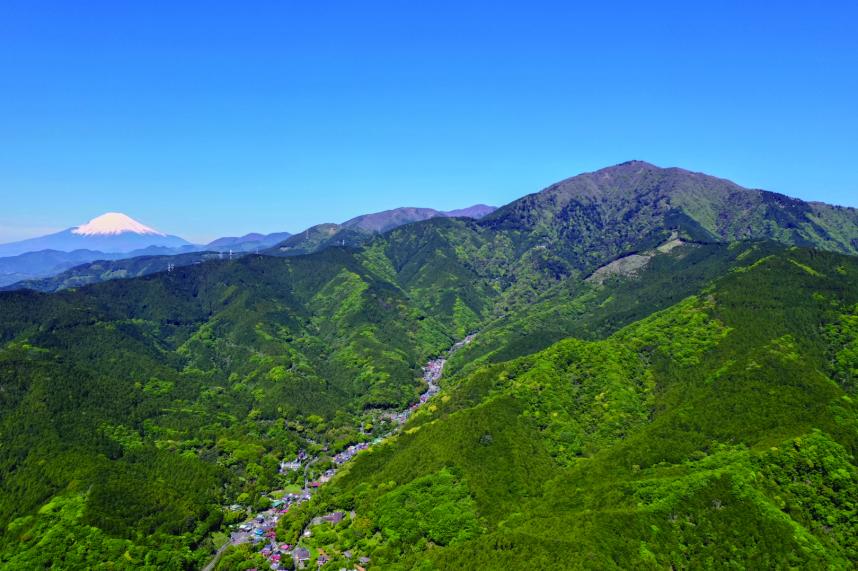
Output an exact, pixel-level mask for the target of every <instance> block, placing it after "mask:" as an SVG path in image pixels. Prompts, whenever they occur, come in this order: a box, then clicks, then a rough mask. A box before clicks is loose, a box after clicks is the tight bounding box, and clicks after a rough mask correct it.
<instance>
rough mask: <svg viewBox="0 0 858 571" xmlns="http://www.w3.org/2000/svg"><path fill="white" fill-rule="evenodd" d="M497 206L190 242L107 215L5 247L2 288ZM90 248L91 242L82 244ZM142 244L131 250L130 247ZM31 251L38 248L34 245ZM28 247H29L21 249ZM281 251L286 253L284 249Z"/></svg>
mask: <svg viewBox="0 0 858 571" xmlns="http://www.w3.org/2000/svg"><path fill="white" fill-rule="evenodd" d="M494 210H495V208H494V207H493V206H486V205H484V204H477V205H474V206H470V207H468V208H462V209H459V210H452V211H448V212H444V211H440V210H434V209H432V208H396V209H393V210H387V211H384V212H377V213H372V214H365V215H362V216H358V217H356V218H352V219H351V220H348V221H346V222H344V223H343V224H320V225H317V226H313V227H312V228H309V229H308V230H306V231H305V232H303V233H301V234H299V235H297V236H293V235H292V234H290V233H289V232H274V233H271V234H260V233H250V234H245V235H244V236H226V237H222V238H218V239H216V240H213V241H211V242H209V243H208V244H191V243H190V242H188V241H186V240H184V239H182V238H179V237H177V236H168V235H166V234H164V233H163V232H160V231H158V230H155V229H154V228H151V227H149V226H145V225H143V224H141V223H140V222H138V221H136V220H134V219H133V218H131V217H129V216H127V215H125V214H121V213H115V212H114V213H107V214H104V215H102V216H99V217H97V218H94V219H93V220H91V221H90V222H88V223H87V224H84V225H82V226H77V227H74V228H69V229H68V230H65V231H63V232H58V233H56V234H51V235H48V236H42V237H39V238H32V239H30V240H23V241H21V242H14V243H11V244H3V245H0V255H2V253H4V252H18V253H17V254H14V255H7V256H5V257H0V288H7V289H9V288H10V287H11V288H12V289H15V288H18V287H21V288H30V289H36V290H40V291H55V290H58V289H65V288H68V287H77V286H81V285H86V284H89V283H95V282H99V281H104V280H107V279H115V278H125V277H134V276H140V275H147V274H150V273H153V272H159V271H164V270H166V269H167V267H168V266H169V265H173V266H177V267H178V266H183V265H189V264H193V263H199V262H201V261H204V260H206V259H210V258H212V257H215V256H214V255H212V253H223V254H224V255H227V254H228V253H230V252H231V253H232V255H233V256H240V255H242V254H244V253H250V252H262V251H266V250H270V249H272V248H274V247H275V246H277V245H278V244H281V243H283V242H285V241H287V240H289V239H290V238H292V239H293V240H292V242H293V243H294V244H296V246H293V247H291V248H289V251H288V252H286V253H287V255H292V254H300V253H306V252H311V251H315V250H317V249H320V248H324V247H326V246H327V245H329V244H333V243H340V244H341V245H342V244H346V245H352V246H354V245H358V244H360V243H363V242H364V241H365V240H367V239H368V238H369V237H371V236H373V235H375V234H378V233H381V232H386V231H388V230H391V229H393V228H397V227H399V226H401V225H403V224H408V223H410V222H417V221H420V220H427V219H429V218H435V217H439V216H441V217H454V216H456V217H468V218H481V217H482V216H484V215H486V214H488V213H490V212H493V211H494ZM82 245H89V247H86V248H84V247H82ZM131 246H137V247H136V248H135V249H132V250H128V249H127V248H128V247H131ZM27 248H38V249H37V250H32V251H30V250H27ZM21 250H25V251H24V252H21ZM276 252H277V253H278V254H280V255H283V252H281V251H279V250H277V251H276Z"/></svg>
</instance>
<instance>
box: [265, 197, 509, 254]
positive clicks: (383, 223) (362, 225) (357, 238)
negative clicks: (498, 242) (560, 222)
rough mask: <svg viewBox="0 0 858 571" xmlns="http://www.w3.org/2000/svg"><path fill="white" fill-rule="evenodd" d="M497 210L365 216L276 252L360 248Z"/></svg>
mask: <svg viewBox="0 0 858 571" xmlns="http://www.w3.org/2000/svg"><path fill="white" fill-rule="evenodd" d="M495 210H497V208H495V207H494V206H487V205H485V204H475V205H473V206H469V207H468V208H460V209H459V210H449V211H442V210H435V209H433V208H413V207H403V208H394V209H393V210H385V211H383V212H375V213H373V214H364V215H362V216H357V217H355V218H352V219H351V220H347V221H345V222H343V223H342V224H318V225H316V226H312V227H310V228H307V229H306V230H305V231H304V232H300V233H298V234H295V235H294V236H290V237H289V239H287V240H286V241H284V242H283V243H282V244H280V245H279V246H278V247H277V248H276V250H275V251H273V252H271V253H275V254H278V255H283V254H286V255H295V254H306V253H309V252H315V251H316V250H319V249H321V248H325V247H327V246H329V245H339V246H357V245H359V244H362V243H363V242H365V241H366V240H367V239H368V238H369V237H371V236H373V235H374V234H381V233H384V232H388V231H390V230H393V229H394V228H398V227H400V226H404V225H405V224H411V223H412V222H421V221H423V220H429V219H432V218H454V217H461V218H473V219H477V220H478V219H481V218H483V217H484V216H486V215H488V214H491V213H492V212H494V211H495Z"/></svg>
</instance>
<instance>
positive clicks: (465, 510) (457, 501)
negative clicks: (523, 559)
mask: <svg viewBox="0 0 858 571" xmlns="http://www.w3.org/2000/svg"><path fill="white" fill-rule="evenodd" d="M376 510H377V511H378V514H379V516H378V525H379V527H380V528H381V533H382V535H383V536H384V538H385V539H386V540H387V541H390V542H391V543H393V544H401V545H403V546H411V545H415V544H416V543H417V542H418V541H420V540H421V539H425V540H428V541H431V542H432V543H434V544H436V545H455V544H456V543H461V542H462V541H465V540H467V539H470V538H472V537H474V536H475V535H477V534H478V533H479V531H480V529H479V522H478V521H477V517H476V513H475V507H474V501H473V499H471V497H470V496H469V495H468V491H467V489H465V487H464V486H463V485H462V484H460V483H458V482H456V479H455V477H454V476H453V474H451V473H450V472H449V471H448V470H442V471H441V472H438V473H437V474H432V475H428V476H423V477H421V478H417V479H416V480H413V481H411V482H409V483H408V484H407V485H405V486H401V487H399V488H396V489H395V490H393V491H391V492H388V493H387V494H384V495H383V496H381V498H379V500H378V504H377V506H376Z"/></svg>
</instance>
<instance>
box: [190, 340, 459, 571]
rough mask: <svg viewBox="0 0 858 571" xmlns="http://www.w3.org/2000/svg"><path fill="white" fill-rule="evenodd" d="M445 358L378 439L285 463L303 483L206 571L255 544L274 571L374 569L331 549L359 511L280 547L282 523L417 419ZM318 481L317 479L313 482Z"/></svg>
mask: <svg viewBox="0 0 858 571" xmlns="http://www.w3.org/2000/svg"><path fill="white" fill-rule="evenodd" d="M473 338H474V334H470V335H468V336H467V337H465V338H464V339H462V340H461V341H459V342H457V343H456V344H455V345H453V346H452V347H451V348H450V350H449V351H448V353H447V356H449V355H450V354H452V353H453V352H454V351H456V350H457V349H459V348H461V347H462V346H464V345H466V344H468V343H470V342H471V341H472V340H473ZM445 362H446V358H445V357H439V358H436V359H431V360H430V361H429V362H428V363H427V364H426V365H425V366H424V367H423V380H424V381H425V382H426V385H427V386H426V390H425V391H424V392H423V393H422V394H421V395H420V397H419V399H418V400H417V402H415V403H414V404H412V405H411V406H410V407H409V408H407V409H405V410H402V411H377V415H378V419H379V420H380V421H383V422H386V423H388V424H390V425H392V427H391V428H390V429H389V430H388V431H387V432H386V433H383V434H381V435H379V436H376V437H375V438H373V439H372V440H368V441H364V442H358V443H355V444H352V445H350V446H348V447H347V448H345V449H343V450H342V451H340V452H338V453H336V454H333V455H328V454H326V452H327V447H322V453H321V454H319V455H310V454H308V453H307V452H306V451H304V450H301V451H299V452H298V454H297V456H296V457H295V458H294V459H291V460H284V461H282V462H281V464H280V472H281V474H285V475H293V479H295V478H294V476H295V475H297V480H298V481H299V482H301V483H298V484H293V485H291V486H288V487H286V488H284V489H281V490H274V491H272V492H270V493H269V494H267V497H268V499H269V500H270V507H268V508H267V509H265V510H262V511H259V512H257V513H256V514H255V515H253V516H252V517H249V518H248V519H246V520H245V521H243V522H242V523H240V524H236V525H235V526H234V529H233V530H232V531H231V533H230V536H229V540H228V542H227V543H226V544H224V545H223V546H222V547H221V549H220V550H219V551H218V553H217V554H216V556H215V559H213V560H212V561H211V562H210V563H209V565H208V566H206V568H205V569H204V571H211V570H212V569H214V568H215V565H216V563H217V559H218V558H219V557H220V555H221V554H222V553H223V552H224V551H225V550H226V548H228V547H229V546H240V545H250V546H252V548H253V550H254V551H255V552H256V553H258V554H259V555H261V556H262V557H263V558H265V560H266V562H267V563H268V565H269V567H270V569H271V570H272V571H279V570H288V569H309V568H317V569H321V568H323V567H325V568H330V569H336V570H348V571H351V570H354V571H365V569H366V568H367V567H369V566H371V564H372V560H371V558H370V557H368V556H367V554H364V553H357V552H353V551H352V550H344V551H342V552H334V551H333V549H332V548H330V547H327V548H326V546H329V545H330V543H333V542H332V541H327V539H331V538H333V539H335V538H336V532H335V529H343V528H345V527H346V526H347V525H348V524H350V523H352V522H354V520H355V518H356V517H358V516H357V514H355V512H354V511H348V512H346V511H333V512H330V513H326V514H324V515H320V516H317V517H314V518H312V519H311V520H310V521H309V523H308V524H307V525H306V526H305V527H304V529H303V530H302V531H301V533H300V538H299V540H298V541H297V543H295V544H289V543H284V542H279V541H278V540H277V524H278V522H279V521H280V520H281V518H283V517H284V516H285V515H286V514H288V513H289V512H290V510H293V509H295V508H296V507H298V506H300V505H302V504H304V503H306V502H308V501H309V500H311V499H312V497H313V494H314V493H315V492H316V491H317V490H318V489H319V488H320V487H321V486H323V485H324V484H325V483H326V482H328V481H330V480H331V478H333V477H334V476H335V475H336V473H337V471H338V470H339V468H340V467H341V466H343V465H344V464H346V463H347V462H349V461H351V460H352V459H353V458H355V456H357V455H358V454H359V453H360V452H362V451H364V450H367V449H368V448H370V447H371V446H373V445H376V444H379V443H381V442H382V441H383V440H385V439H386V438H389V437H391V436H393V435H394V434H396V433H397V432H398V431H399V430H400V429H401V428H402V426H403V425H404V424H405V423H406V422H407V421H408V419H409V418H410V417H411V415H412V414H413V413H414V412H415V411H416V410H418V409H419V408H420V407H421V406H423V405H424V404H425V403H426V402H427V401H429V399H431V398H432V397H433V396H434V395H436V394H437V393H438V391H440V386H439V385H438V381H439V380H440V378H441V375H442V373H443V369H444V364H445ZM318 465H325V466H330V467H327V468H326V469H324V470H321V471H320V469H319V468H317V466H318ZM311 476H313V477H314V478H315V479H310V477H311ZM228 509H230V510H232V511H234V512H238V511H241V510H243V509H244V508H243V506H241V505H232V506H230V507H229V508H228Z"/></svg>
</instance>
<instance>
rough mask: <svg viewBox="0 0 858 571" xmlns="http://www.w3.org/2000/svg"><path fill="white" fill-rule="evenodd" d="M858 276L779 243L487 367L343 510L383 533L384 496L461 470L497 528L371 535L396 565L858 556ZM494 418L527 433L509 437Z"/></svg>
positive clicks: (801, 560)
mask: <svg viewBox="0 0 858 571" xmlns="http://www.w3.org/2000/svg"><path fill="white" fill-rule="evenodd" d="M745 261H746V262H747V263H748V264H753V263H754V262H755V261H756V260H755V259H753V258H751V259H748V257H747V256H745ZM794 261H798V262H799V264H800V265H797V264H795V263H793V262H794ZM801 266H807V267H809V268H812V269H813V272H808V271H807V270H806V269H805V268H804V267H801ZM837 267H841V268H845V269H846V271H845V272H843V271H841V272H838V271H835V268H837ZM856 269H858V264H856V263H855V262H854V261H853V260H847V259H844V258H841V257H837V256H831V255H827V254H819V253H816V252H807V251H793V252H790V253H788V254H787V253H784V254H781V255H774V256H772V257H770V258H768V259H767V260H766V261H764V262H763V263H760V264H756V265H755V266H754V268H753V269H751V270H749V271H746V272H732V273H728V274H727V275H726V276H725V277H723V278H721V279H719V280H717V281H716V282H715V283H714V284H713V285H712V286H710V287H709V288H707V289H706V291H705V292H703V293H702V294H700V295H698V296H693V297H690V298H688V299H686V300H684V301H682V302H681V303H678V304H676V305H674V306H673V307H671V308H669V309H667V310H664V311H661V312H658V313H655V314H653V315H652V316H650V317H648V318H645V319H643V320H640V321H638V322H636V323H633V324H631V325H629V326H627V327H625V328H624V329H622V330H620V331H618V332H617V333H615V334H614V335H612V336H611V337H609V338H608V339H606V340H603V341H579V340H574V339H572V340H566V341H563V342H560V343H558V344H556V345H553V346H551V347H550V348H548V349H546V350H544V351H541V352H539V353H537V354H534V355H530V356H526V357H522V358H519V359H516V360H514V361H510V362H508V363H504V364H498V365H489V366H482V367H478V368H476V369H474V370H473V371H472V372H471V373H470V374H468V375H465V376H463V377H461V378H460V379H459V380H458V381H456V383H455V384H454V385H452V386H451V387H449V394H448V395H446V397H445V398H442V399H439V400H438V401H437V402H436V403H434V406H430V407H428V408H426V409H423V410H422V411H421V412H420V413H419V414H418V415H416V417H415V418H414V419H413V420H412V422H411V423H410V424H409V425H408V426H407V427H406V431H405V433H404V434H403V435H402V436H400V437H399V438H398V439H397V440H396V441H395V442H394V443H392V444H390V445H386V446H383V447H380V448H379V449H378V450H374V451H373V452H372V453H371V454H367V455H364V456H362V457H360V458H359V459H358V460H357V461H356V462H355V464H354V465H353V466H351V467H350V468H349V470H348V471H347V472H346V473H345V474H344V475H343V476H342V477H340V478H338V479H337V480H335V482H334V483H333V484H332V486H333V487H332V488H331V489H330V490H329V495H327V496H326V497H325V498H324V500H323V501H324V505H325V506H327V507H328V509H330V508H331V507H334V506H337V505H349V506H351V505H354V506H355V509H356V511H357V514H358V515H359V516H360V515H363V516H366V517H369V518H370V519H371V520H372V521H373V522H374V523H373V529H375V530H377V531H376V532H377V533H380V534H381V536H380V537H384V534H383V533H382V529H383V528H384V525H383V524H382V523H381V517H382V515H381V514H387V513H389V510H390V509H391V508H390V506H385V508H386V509H382V508H381V506H382V505H383V503H384V498H385V497H389V495H390V494H392V493H395V492H397V491H402V490H406V489H408V487H409V486H410V485H411V482H418V481H421V482H422V478H429V477H432V474H437V473H438V470H444V469H445V467H449V469H452V470H455V471H456V472H455V473H456V474H458V475H459V477H460V481H461V484H462V485H464V486H467V489H469V490H472V494H473V497H474V499H475V500H476V504H475V505H476V510H477V512H476V513H477V516H478V517H479V518H480V519H481V520H482V521H484V522H485V523H484V526H485V532H484V533H481V534H479V535H477V536H475V537H473V538H472V539H469V540H468V541H465V542H463V543H460V544H457V545H456V546H455V547H450V548H443V547H441V548H439V547H437V546H436V547H434V548H431V549H430V548H429V547H428V546H427V547H426V548H424V550H423V551H422V553H414V552H410V553H408V552H404V551H403V552H399V551H396V550H393V549H391V546H390V544H389V543H385V542H384V541H377V542H376V543H375V544H372V543H369V544H366V545H365V546H364V547H365V548H366V549H368V550H369V553H371V554H372V555H373V556H374V557H375V559H376V560H377V561H378V562H380V563H382V566H383V567H390V568H411V567H413V566H417V565H424V566H427V568H483V569H493V568H498V569H502V568H509V566H514V567H516V566H517V567H523V568H528V569H558V568H579V567H583V568H596V569H605V568H619V569H627V568H653V569H661V568H669V567H673V568H684V569H696V568H709V567H717V568H720V567H735V568H788V567H801V568H847V567H851V566H853V565H854V564H856V562H858V535H856V534H855V531H854V530H855V529H858V528H856V521H855V518H856V504H855V502H856V501H858V488H856V487H855V486H856V477H858V469H856V463H855V460H854V458H853V456H852V454H853V453H854V450H855V449H856V446H858V424H856V422H855V420H856V418H858V410H857V409H856V407H855V406H854V405H853V404H852V400H851V398H850V397H849V396H848V395H847V394H846V393H845V392H844V391H843V390H842V389H841V388H840V387H839V386H838V385H837V384H836V383H835V382H834V381H833V380H832V379H831V378H828V377H827V376H826V375H825V374H824V373H823V372H822V371H824V370H828V371H831V372H832V377H835V378H836V377H837V375H839V374H843V373H844V372H845V371H844V369H843V368H842V367H841V365H840V363H841V362H843V363H846V362H850V361H849V360H848V358H847V359H844V360H840V361H838V360H837V359H834V360H833V361H831V360H830V356H831V355H838V354H842V351H843V350H844V349H843V348H844V347H848V346H850V344H851V342H852V337H851V333H848V332H847V330H849V327H850V324H851V318H852V316H853V308H854V307H855V303H856V301H858V285H856V284H854V283H852V282H850V281H849V280H848V278H847V276H848V275H849V272H852V271H855V270H856ZM476 419H480V422H479V423H478V422H476ZM487 419H492V420H500V421H501V423H502V424H503V425H504V426H505V427H516V428H515V430H514V432H513V433H512V434H511V433H510V432H509V428H507V429H506V431H505V433H504V432H501V433H500V435H501V436H500V438H499V433H498V432H496V431H495V430H493V429H491V428H489V427H487V426H485V424H484V423H485V422H487V421H488V420H487ZM489 422H491V421H489ZM513 434H514V436H513ZM507 435H509V436H512V440H510V439H509V437H508V436H507ZM462 441H464V442H468V441H469V442H470V449H471V450H473V451H475V452H468V451H466V450H465V449H464V447H460V446H459V445H458V442H462ZM525 443H527V444H525ZM498 445H499V446H498ZM522 445H525V446H527V447H529V451H528V452H527V453H526V455H525V456H521V457H520V459H521V461H516V459H515V456H509V454H511V453H512V450H514V449H515V448H516V447H521V446H522ZM495 446H498V448H499V452H500V456H498V457H495V456H493V455H487V454H486V452H487V451H488V450H491V449H493V448H494V447H495ZM508 447H509V448H510V449H509V450H508V449H507V448H508ZM483 451H486V452H483ZM473 454H477V455H479V456H478V457H479V459H478V460H477V461H476V462H475V463H474V464H477V463H480V464H481V465H482V466H483V467H484V468H483V470H478V469H476V466H474V467H473V468H472V467H471V466H472V464H471V463H470V461H469V460H468V458H467V456H468V455H473ZM546 458H551V459H552V460H551V462H550V463H547V464H546V463H545V459H546ZM552 465H553V466H552ZM539 466H541V468H538V470H537V471H536V472H534V468H536V467H539ZM537 474H539V475H537ZM534 477H536V478H538V481H539V483H540V486H539V488H534V487H533V486H532V485H527V484H524V482H525V481H529V480H531V479H532V478H534ZM516 481H519V482H522V484H523V485H521V486H505V487H504V486H502V485H499V484H500V482H516ZM373 482H376V484H372V483H373ZM368 484H369V485H368ZM373 485H375V486H377V487H375V488H373V487H372V486H373ZM485 490H488V491H489V492H490V493H488V494H483V493H482V492H483V491H485ZM403 493H405V492H403ZM415 505H416V504H415ZM423 509H424V510H425V509H426V508H423ZM424 513H426V512H425V511H424ZM397 517H399V518H401V519H402V518H405V516H404V515H403V514H400V515H399V516H397ZM405 519H407V518H405ZM373 549H374V551H373Z"/></svg>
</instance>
